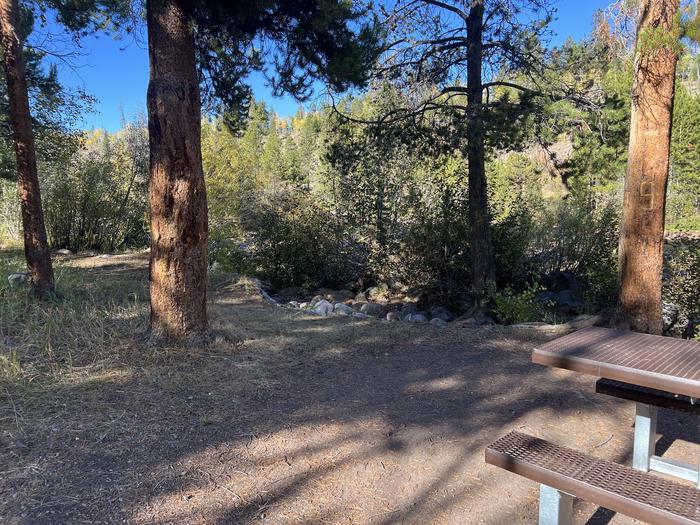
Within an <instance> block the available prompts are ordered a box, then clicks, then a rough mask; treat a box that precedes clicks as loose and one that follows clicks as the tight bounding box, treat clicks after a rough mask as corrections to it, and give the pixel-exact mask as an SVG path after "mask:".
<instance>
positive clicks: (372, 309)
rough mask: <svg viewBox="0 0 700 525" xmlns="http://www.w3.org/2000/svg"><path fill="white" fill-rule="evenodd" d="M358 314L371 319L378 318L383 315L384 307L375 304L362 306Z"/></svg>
mask: <svg viewBox="0 0 700 525" xmlns="http://www.w3.org/2000/svg"><path fill="white" fill-rule="evenodd" d="M360 312H362V313H363V314H366V315H371V316H373V317H379V316H381V315H382V314H383V313H384V307H383V306H382V305H381V304H377V303H367V304H363V305H362V308H360Z"/></svg>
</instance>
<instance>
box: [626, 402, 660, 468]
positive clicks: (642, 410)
mask: <svg viewBox="0 0 700 525" xmlns="http://www.w3.org/2000/svg"><path fill="white" fill-rule="evenodd" d="M657 412H658V409H657V408H656V407H654V406H651V405H645V404H644V403H637V409H636V414H635V417H634V452H633V454H632V467H634V468H636V469H637V470H643V471H644V472H648V471H649V466H650V462H651V457H652V456H653V455H654V448H655V446H656V416H657Z"/></svg>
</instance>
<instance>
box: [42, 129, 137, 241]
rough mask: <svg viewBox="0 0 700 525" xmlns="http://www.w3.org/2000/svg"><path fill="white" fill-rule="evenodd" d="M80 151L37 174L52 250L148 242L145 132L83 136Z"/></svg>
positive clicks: (128, 130)
mask: <svg viewBox="0 0 700 525" xmlns="http://www.w3.org/2000/svg"><path fill="white" fill-rule="evenodd" d="M83 146H84V147H83V149H82V150H80V151H79V152H78V153H76V154H75V155H73V156H72V157H71V158H70V159H68V160H66V162H65V163H64V164H60V163H53V164H51V165H47V166H45V167H44V169H43V170H42V172H41V178H42V181H41V182H42V197H43V204H44V214H45V216H46V229H47V234H48V237H49V242H50V243H51V244H52V245H53V246H59V247H64V248H70V249H71V250H74V251H78V250H82V249H88V248H89V249H97V250H102V251H112V250H115V249H118V248H122V247H134V246H137V247H140V246H144V245H146V244H147V242H148V230H147V227H146V224H147V220H146V219H147V216H146V213H147V198H146V195H147V193H146V192H147V190H146V186H147V180H148V146H147V138H146V130H145V128H142V127H140V126H138V125H136V124H129V125H128V126H127V127H126V128H125V129H123V130H122V131H121V132H120V134H118V135H109V134H107V133H104V132H92V133H88V134H86V136H85V138H84V144H83Z"/></svg>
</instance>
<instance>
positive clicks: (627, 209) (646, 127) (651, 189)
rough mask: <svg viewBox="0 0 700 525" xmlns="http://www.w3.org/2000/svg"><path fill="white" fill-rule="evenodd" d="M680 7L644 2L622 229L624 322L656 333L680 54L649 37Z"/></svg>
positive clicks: (660, 0) (666, 27) (666, 1)
mask: <svg viewBox="0 0 700 525" xmlns="http://www.w3.org/2000/svg"><path fill="white" fill-rule="evenodd" d="M678 7H679V2H678V0H645V1H644V2H642V6H641V8H642V12H641V13H642V14H641V18H640V20H639V26H638V28H637V42H636V51H635V55H636V56H635V70H634V83H633V86H632V116H631V122H630V142H629V160H628V163H627V175H626V177H625V194H624V204H623V216H622V230H621V233H620V248H619V259H620V261H619V262H620V274H619V278H620V294H619V305H620V325H621V326H622V327H623V328H628V329H631V330H634V331H637V332H646V333H652V334H659V333H661V331H662V328H663V321H662V317H661V284H662V281H661V275H662V268H663V235H664V218H665V207H666V186H667V183H668V170H669V155H670V150H671V123H672V117H673V91H674V86H675V74H676V61H677V56H676V53H675V51H674V50H673V49H671V48H670V47H669V46H663V47H662V46H659V45H657V44H655V43H652V40H653V39H652V38H650V37H648V38H646V39H645V35H649V32H650V31H652V30H653V28H661V29H662V31H663V33H664V34H667V35H668V34H672V25H673V22H674V16H675V14H676V13H677V12H678ZM656 40H658V39H656ZM670 44H671V45H674V44H677V43H676V42H671V43H670ZM651 46H653V49H650V47H651Z"/></svg>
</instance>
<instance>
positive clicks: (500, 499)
mask: <svg viewBox="0 0 700 525" xmlns="http://www.w3.org/2000/svg"><path fill="white" fill-rule="evenodd" d="M70 265H72V266H73V267H77V266H79V267H81V270H79V271H81V272H86V275H87V276H88V277H89V278H88V279H87V281H88V282H94V281H95V280H99V279H114V278H124V276H126V277H127V278H128V279H137V280H142V281H143V280H144V279H145V273H144V272H145V270H144V267H143V259H136V260H133V259H129V260H123V259H119V258H115V259H113V260H101V261H99V263H98V262H97V261H96V260H95V259H94V258H91V259H90V260H80V259H79V260H76V261H72V262H71V263H70ZM130 315H136V316H139V318H138V319H136V320H128V319H126V320H125V321H124V322H125V323H127V326H128V329H129V330H130V331H131V332H135V331H136V328H135V327H141V328H142V327H143V326H145V319H146V318H145V316H146V311H145V308H143V307H142V308H140V309H137V310H135V311H134V312H132V313H131V314H130ZM211 317H212V325H213V327H214V328H218V329H223V330H226V331H228V332H229V333H231V334H232V336H233V337H234V338H237V339H239V340H240V341H241V343H240V344H224V345H221V346H218V347H212V348H207V349H193V350H186V351H184V350H176V349H165V350H158V349H148V348H144V347H143V345H140V344H139V343H138V339H137V337H138V335H137V336H135V338H131V337H128V336H125V340H124V341H122V344H118V345H116V347H117V348H118V349H117V350H115V352H120V353H121V354H120V355H119V358H118V359H117V358H115V359H113V360H111V361H109V364H108V365H102V366H100V367H97V368H95V367H93V368H91V367H90V366H89V365H88V364H87V363H86V364H85V365H84V366H86V367H87V368H86V371H85V372H84V373H80V370H78V371H77V372H75V373H72V374H70V376H69V377H67V378H66V379H65V380H62V381H53V382H46V381H45V382H40V384H38V385H36V386H32V385H31V384H27V383H24V384H23V385H22V386H21V387H20V386H18V384H17V383H8V385H9V386H8V387H7V388H6V389H5V392H4V394H5V395H4V397H3V398H2V403H3V405H2V406H1V407H0V408H2V410H3V412H2V414H3V415H4V416H5V417H4V418H3V419H2V423H3V426H2V427H1V428H2V431H3V433H2V434H1V435H0V447H2V448H1V449H0V517H2V518H3V519H2V521H3V523H9V524H16V523H22V524H25V523H26V524H30V523H31V524H44V523H46V524H49V523H51V524H57V523H133V524H147V523H148V524H152V523H157V524H166V523H177V524H181V523H187V524H205V523H206V524H247V523H269V524H302V523H303V524H312V523H313V524H315V523H319V524H320V523H334V524H335V523H338V524H377V525H389V524H399V523H401V524H403V523H406V524H409V523H416V524H418V523H420V524H426V523H431V524H432V523H435V524H443V523H445V524H448V523H450V524H452V523H455V524H456V523H460V524H511V523H513V524H515V523H535V522H536V514H537V495H538V486H537V485H536V484H535V483H533V482H530V481H528V480H524V479H522V478H519V477H518V476H515V475H512V474H510V473H507V472H505V471H501V470H499V469H496V468H494V467H490V466H487V465H485V464H484V460H483V449H484V447H485V446H486V445H487V444H488V443H489V442H491V441H492V440H494V439H496V438H497V437H499V436H500V435H502V434H504V433H506V432H508V431H510V430H511V429H514V428H515V429H520V430H521V431H523V432H527V433H531V434H534V435H537V436H541V437H544V438H546V439H551V440H553V441H555V442H557V443H560V444H563V445H568V446H571V447H574V448H577V449H579V450H581V451H584V452H587V453H592V454H594V455H597V456H600V457H604V458H609V459H613V460H616V461H627V460H628V458H629V455H630V450H631V440H632V411H633V408H632V404H631V403H625V402H621V401H617V400H614V399H609V398H607V397H605V396H600V395H596V394H595V393H594V392H593V385H594V380H595V379H594V378H592V377H582V376H577V375H575V374H572V373H568V372H565V371H556V370H551V369H547V368H544V367H540V366H536V365H533V364H531V363H530V350H531V348H532V347H533V345H534V344H535V343H536V342H537V341H536V340H534V339H532V338H528V337H527V336H525V335H523V334H522V333H520V334H519V333H516V332H513V331H510V330H508V329H504V328H498V327H494V328H461V327H459V326H457V324H452V325H450V327H449V328H447V329H444V330H440V329H437V328H434V327H430V326H427V327H425V326H413V325H408V324H402V323H401V324H399V323H393V324H392V323H386V322H378V321H366V320H356V319H347V318H332V319H322V318H316V317H311V316H309V315H308V314H306V313H304V312H299V311H289V310H284V309H281V308H277V307H274V306H271V305H269V304H266V303H264V302H263V301H262V300H261V299H260V298H258V297H257V296H256V295H255V294H254V293H252V291H251V290H250V289H246V287H245V285H242V284H237V285H226V284H219V285H216V286H214V290H213V292H212V305H211ZM112 346H114V345H112ZM659 429H660V432H662V433H663V434H662V438H661V440H660V443H659V451H661V450H666V452H665V456H667V457H676V458H683V459H684V460H686V461H694V462H695V463H699V462H700V445H699V444H698V443H700V427H699V426H698V420H697V418H693V417H692V416H685V415H682V414H678V413H674V412H663V413H662V414H661V420H660V424H659ZM574 522H575V523H576V524H583V523H588V524H591V525H592V524H604V523H616V524H626V523H635V522H634V521H633V520H630V519H628V518H625V517H621V516H614V515H612V514H611V513H609V512H607V511H604V510H602V509H597V508H596V507H594V506H592V505H589V504H577V507H576V517H575V520H574Z"/></svg>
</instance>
